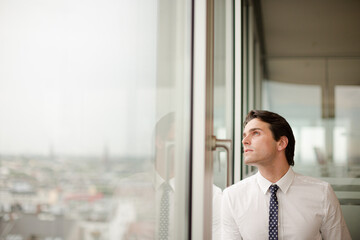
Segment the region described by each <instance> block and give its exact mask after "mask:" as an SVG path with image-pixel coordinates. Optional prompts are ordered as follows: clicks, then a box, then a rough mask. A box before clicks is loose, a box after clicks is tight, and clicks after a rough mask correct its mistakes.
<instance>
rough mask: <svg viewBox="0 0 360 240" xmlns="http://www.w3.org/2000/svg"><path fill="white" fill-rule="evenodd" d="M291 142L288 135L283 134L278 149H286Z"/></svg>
mask: <svg viewBox="0 0 360 240" xmlns="http://www.w3.org/2000/svg"><path fill="white" fill-rule="evenodd" d="M288 143H289V140H288V138H287V137H286V136H281V137H280V139H279V141H278V151H282V150H284V149H285V148H286V147H287V145H288Z"/></svg>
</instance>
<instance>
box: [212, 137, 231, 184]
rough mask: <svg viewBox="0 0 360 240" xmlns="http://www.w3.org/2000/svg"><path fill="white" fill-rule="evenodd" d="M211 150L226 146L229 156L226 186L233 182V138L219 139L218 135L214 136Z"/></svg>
mask: <svg viewBox="0 0 360 240" xmlns="http://www.w3.org/2000/svg"><path fill="white" fill-rule="evenodd" d="M211 139H212V143H211V150H212V151H215V150H216V149H217V148H224V149H225V150H226V156H227V173H226V186H227V187H228V186H230V185H231V184H232V164H231V159H232V140H230V139H217V138H216V136H212V138H211Z"/></svg>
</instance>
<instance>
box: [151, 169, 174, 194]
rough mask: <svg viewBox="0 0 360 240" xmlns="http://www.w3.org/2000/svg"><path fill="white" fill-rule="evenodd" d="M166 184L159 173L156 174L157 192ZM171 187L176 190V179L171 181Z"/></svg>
mask: <svg viewBox="0 0 360 240" xmlns="http://www.w3.org/2000/svg"><path fill="white" fill-rule="evenodd" d="M164 182H165V179H163V178H162V177H161V176H160V175H159V174H158V173H157V172H155V186H156V190H158V189H159V188H160V187H161V185H162V184H163V183H164ZM169 185H170V187H171V188H172V190H173V191H174V190H175V178H171V179H169Z"/></svg>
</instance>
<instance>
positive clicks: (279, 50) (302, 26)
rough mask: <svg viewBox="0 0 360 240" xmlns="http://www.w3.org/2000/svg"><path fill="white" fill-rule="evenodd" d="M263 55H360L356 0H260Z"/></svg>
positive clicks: (359, 5) (358, 4) (359, 17)
mask: <svg viewBox="0 0 360 240" xmlns="http://www.w3.org/2000/svg"><path fill="white" fill-rule="evenodd" d="M260 3H261V11H262V25H263V35H264V42H265V51H266V52H265V54H266V55H265V57H266V58H272V57H349V56H351V57H353V56H357V57H360V1H358V0H342V1H339V0H312V1H311V0H301V1H300V0H271V1H269V0H261V1H260Z"/></svg>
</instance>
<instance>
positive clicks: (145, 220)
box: [0, 154, 155, 240]
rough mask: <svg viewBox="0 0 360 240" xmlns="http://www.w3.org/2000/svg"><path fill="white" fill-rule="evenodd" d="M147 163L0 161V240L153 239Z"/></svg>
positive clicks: (70, 159)
mask: <svg viewBox="0 0 360 240" xmlns="http://www.w3.org/2000/svg"><path fill="white" fill-rule="evenodd" d="M151 169H152V167H151V163H150V161H149V160H145V159H136V158H133V159H132V158H127V159H111V158H109V157H108V156H107V154H104V156H102V157H74V156H62V157H60V156H57V157H56V158H55V157H54V156H52V155H51V154H50V156H46V157H45V156H9V155H1V156H0V240H108V239H109V240H115V239H116V240H120V239H138V237H139V235H140V234H147V236H148V238H146V239H152V238H153V236H154V231H153V226H154V224H155V223H154V222H155V220H154V219H153V216H154V214H153V212H152V211H154V202H153V199H154V190H153V185H152V176H153V175H152V174H151Z"/></svg>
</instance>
